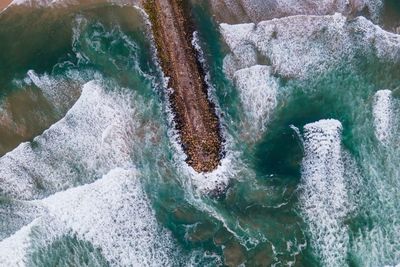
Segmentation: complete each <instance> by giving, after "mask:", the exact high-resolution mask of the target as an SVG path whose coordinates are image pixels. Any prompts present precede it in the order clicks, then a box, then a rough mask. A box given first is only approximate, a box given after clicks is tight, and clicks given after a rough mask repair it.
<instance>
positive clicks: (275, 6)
mask: <svg viewBox="0 0 400 267" xmlns="http://www.w3.org/2000/svg"><path fill="white" fill-rule="evenodd" d="M210 2H211V7H212V8H213V11H214V13H215V14H216V16H217V19H219V20H220V21H224V22H230V23H231V22H238V21H242V22H247V21H253V22H256V21H262V20H270V19H273V18H280V17H284V16H293V15H328V14H332V13H334V12H340V13H342V14H344V15H347V16H352V15H354V14H363V15H365V16H367V17H369V18H371V19H373V20H374V21H379V20H380V15H381V13H382V9H383V6H384V1H382V0H378V1H374V0H350V1H348V0H347V1H346V0H340V1H334V0H322V1H315V0H273V1H272V0H246V1H243V0H239V1H238V0H211V1H210Z"/></svg>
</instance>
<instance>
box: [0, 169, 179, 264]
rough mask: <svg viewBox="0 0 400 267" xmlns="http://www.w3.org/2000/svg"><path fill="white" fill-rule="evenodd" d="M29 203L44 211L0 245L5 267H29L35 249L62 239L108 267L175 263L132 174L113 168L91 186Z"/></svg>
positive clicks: (172, 244) (170, 245) (170, 244)
mask: <svg viewBox="0 0 400 267" xmlns="http://www.w3.org/2000/svg"><path fill="white" fill-rule="evenodd" d="M32 203H35V204H36V205H38V206H40V207H42V208H43V209H44V212H43V213H42V214H41V216H39V217H38V218H36V219H35V220H34V221H33V222H31V223H30V224H29V225H27V226H25V227H23V228H22V229H21V230H19V231H18V232H17V233H15V234H14V235H12V236H11V237H9V238H7V239H5V240H3V241H2V242H0V263H1V264H2V265H4V266H20V265H25V264H27V263H28V262H29V261H30V256H31V254H32V253H34V251H35V249H39V248H42V249H43V248H45V247H46V246H50V245H51V244H52V242H53V241H54V240H55V239H57V238H59V237H61V236H63V235H73V236H75V237H76V238H78V239H81V240H85V241H88V242H90V243H91V244H92V245H93V246H94V247H95V248H100V249H101V252H102V255H103V256H104V257H105V259H106V260H107V261H108V263H109V264H110V265H111V266H139V265H140V266H172V265H176V264H177V262H176V261H178V260H176V259H174V255H175V256H176V254H175V253H177V250H176V249H175V247H176V244H175V241H174V240H173V238H172V236H171V234H170V233H169V232H167V231H166V230H164V229H162V228H161V227H160V226H159V225H158V223H157V221H156V218H155V215H154V212H153V211H152V209H151V206H150V204H149V200H148V199H147V197H146V194H145V192H144V191H143V189H142V186H141V183H140V182H139V180H138V178H137V172H136V171H135V169H121V168H115V169H112V170H111V171H110V172H109V173H108V174H106V175H104V176H103V178H101V179H99V180H97V181H95V182H94V183H92V184H86V185H82V186H79V187H76V188H72V189H69V190H66V191H63V192H59V193H56V194H54V195H52V196H49V197H48V198H45V199H43V200H38V201H33V202H32ZM38 264H39V265H40V263H38Z"/></svg>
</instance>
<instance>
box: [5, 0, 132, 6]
mask: <svg viewBox="0 0 400 267" xmlns="http://www.w3.org/2000/svg"><path fill="white" fill-rule="evenodd" d="M98 2H100V1H97V3H98ZM102 2H104V3H113V4H114V5H121V6H123V5H137V4H138V3H139V1H136V0H104V1H102ZM93 3H96V1H93ZM74 4H75V5H76V4H79V1H75V0H13V1H12V2H11V3H10V5H9V6H8V7H7V8H9V7H10V6H13V5H16V6H19V5H25V6H31V7H55V6H57V7H59V6H67V5H74Z"/></svg>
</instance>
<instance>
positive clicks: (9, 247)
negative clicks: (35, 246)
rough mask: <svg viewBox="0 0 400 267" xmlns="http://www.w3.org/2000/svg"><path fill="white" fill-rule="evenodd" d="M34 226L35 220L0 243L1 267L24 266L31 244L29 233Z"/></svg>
mask: <svg viewBox="0 0 400 267" xmlns="http://www.w3.org/2000/svg"><path fill="white" fill-rule="evenodd" d="M36 224H37V220H34V221H32V222H31V223H30V224H28V225H26V226H24V227H22V228H21V229H20V230H19V231H18V232H16V233H15V234H14V235H12V236H10V237H8V238H6V239H4V240H3V241H1V242H0V265H1V266H25V263H26V254H27V251H28V249H29V247H30V243H31V237H30V233H31V231H32V227H33V226H35V225H36Z"/></svg>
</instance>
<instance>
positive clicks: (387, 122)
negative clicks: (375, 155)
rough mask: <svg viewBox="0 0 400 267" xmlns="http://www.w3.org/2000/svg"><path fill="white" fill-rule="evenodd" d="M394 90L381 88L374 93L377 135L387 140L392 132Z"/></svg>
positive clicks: (380, 139)
mask: <svg viewBox="0 0 400 267" xmlns="http://www.w3.org/2000/svg"><path fill="white" fill-rule="evenodd" d="M392 101H393V100H392V91H390V90H379V91H377V92H376V93H375V95H374V103H373V109H372V114H373V116H374V126H375V136H376V138H377V139H378V140H379V141H380V142H385V141H387V139H389V138H390V135H391V134H392V124H393V121H392V120H393V119H392V116H393V107H392V106H393V103H392Z"/></svg>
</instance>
